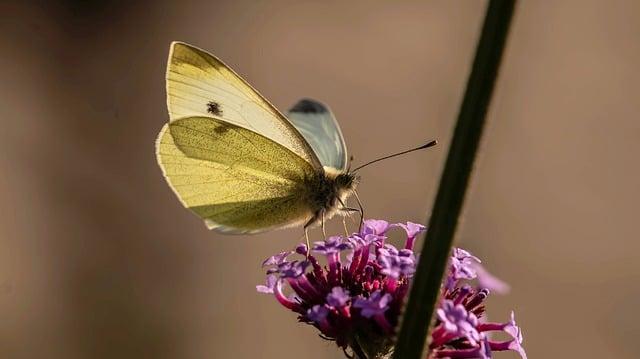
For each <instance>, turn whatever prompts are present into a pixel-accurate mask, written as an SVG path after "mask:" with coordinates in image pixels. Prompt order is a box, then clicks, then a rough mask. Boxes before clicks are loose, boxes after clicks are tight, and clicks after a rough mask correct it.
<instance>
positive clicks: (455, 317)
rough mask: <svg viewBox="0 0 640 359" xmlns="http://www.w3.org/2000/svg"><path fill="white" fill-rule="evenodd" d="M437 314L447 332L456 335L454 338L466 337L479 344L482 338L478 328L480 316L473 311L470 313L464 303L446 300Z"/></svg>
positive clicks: (472, 342)
mask: <svg viewBox="0 0 640 359" xmlns="http://www.w3.org/2000/svg"><path fill="white" fill-rule="evenodd" d="M437 314H438V319H439V320H440V321H441V322H442V325H443V328H444V330H445V331H446V332H447V333H449V334H453V335H455V337H454V338H458V337H465V338H467V340H469V342H470V343H471V344H472V345H476V344H478V341H479V340H480V334H479V333H478V330H477V329H476V327H477V326H478V318H477V317H476V316H475V315H474V314H473V313H469V312H468V311H467V309H466V308H465V307H464V306H463V305H462V304H454V303H453V301H451V300H445V301H444V302H443V303H442V305H441V306H440V308H438V310H437Z"/></svg>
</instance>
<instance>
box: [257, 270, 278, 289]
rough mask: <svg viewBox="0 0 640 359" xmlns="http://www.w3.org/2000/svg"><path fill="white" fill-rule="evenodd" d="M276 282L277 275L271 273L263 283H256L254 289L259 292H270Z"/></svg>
mask: <svg viewBox="0 0 640 359" xmlns="http://www.w3.org/2000/svg"><path fill="white" fill-rule="evenodd" d="M276 282H278V277H276V276H275V275H273V274H270V275H268V276H267V281H266V282H265V284H264V285H261V284H260V285H257V286H256V290H257V291H258V292H260V293H266V294H270V293H271V294H272V293H273V288H275V286H276Z"/></svg>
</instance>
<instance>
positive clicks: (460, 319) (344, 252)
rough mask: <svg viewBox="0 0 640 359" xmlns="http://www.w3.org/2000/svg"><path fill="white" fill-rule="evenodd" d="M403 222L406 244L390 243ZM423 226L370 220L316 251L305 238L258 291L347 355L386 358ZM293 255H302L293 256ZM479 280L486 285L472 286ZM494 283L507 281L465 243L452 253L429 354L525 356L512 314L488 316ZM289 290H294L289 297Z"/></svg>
mask: <svg viewBox="0 0 640 359" xmlns="http://www.w3.org/2000/svg"><path fill="white" fill-rule="evenodd" d="M397 227H400V228H403V229H404V232H405V233H406V240H405V243H404V246H403V248H400V249H398V248H396V247H395V246H393V245H391V244H389V243H385V242H386V239H387V237H386V233H387V232H388V231H390V230H391V229H393V228H397ZM424 230H425V228H424V226H422V225H419V224H416V223H411V222H407V223H406V224H403V223H398V224H390V223H389V222H387V221H383V220H366V221H365V222H364V225H363V226H362V230H361V231H360V232H359V233H354V234H352V235H350V236H348V237H343V236H331V237H329V238H327V239H326V240H325V241H320V242H315V243H314V244H313V246H312V247H311V251H308V248H307V246H306V245H305V244H304V243H301V244H299V245H298V246H296V247H295V248H294V249H293V250H291V251H284V252H281V253H278V254H276V255H274V256H272V257H269V258H268V259H267V260H265V261H264V263H263V265H264V266H266V267H269V268H268V269H267V278H266V283H265V284H263V285H258V286H256V290H257V291H258V292H260V293H266V294H272V295H274V296H275V298H276V300H277V301H278V302H279V303H280V304H282V305H283V306H284V307H286V308H287V309H289V310H291V311H293V312H295V313H296V314H297V315H298V319H299V321H301V322H303V323H306V324H309V325H312V326H314V327H316V328H317V329H318V330H319V331H320V333H321V336H322V337H323V338H325V339H327V340H331V341H335V343H336V344H337V345H338V346H339V347H340V348H342V349H343V350H344V351H345V353H348V351H351V352H352V353H353V354H352V355H351V354H347V355H348V356H350V357H361V356H364V355H366V357H367V358H378V357H383V356H385V355H387V354H388V353H390V351H391V350H392V347H393V339H394V335H395V334H396V326H397V324H398V322H399V317H400V311H401V308H402V304H403V302H404V299H405V297H406V296H407V293H408V289H409V286H410V284H411V280H412V278H413V274H414V273H415V269H416V263H417V259H416V255H415V253H414V251H413V245H414V242H415V239H416V237H417V235H418V234H419V233H420V232H422V231H424ZM294 255H298V256H302V258H300V259H295V260H291V259H289V257H290V256H294ZM483 276H484V279H483V278H482V277H483ZM487 278H488V279H487ZM473 280H477V281H478V282H479V283H480V285H479V286H476V287H472V286H471V285H469V284H468V282H470V281H473ZM483 281H484V282H483ZM487 283H489V284H487ZM492 283H498V284H500V283H502V284H504V283H503V282H501V281H500V280H499V279H497V278H495V277H493V276H490V275H487V272H486V271H484V269H483V268H482V267H480V260H479V259H478V258H477V257H475V256H473V255H472V254H471V253H469V252H467V251H465V250H463V249H460V248H455V249H454V250H453V252H452V255H451V257H450V260H449V267H448V270H447V277H446V278H445V280H444V281H443V286H442V291H441V299H440V302H439V304H438V308H437V310H436V318H435V324H434V328H433V330H432V331H431V340H430V341H429V343H430V346H429V355H428V357H427V359H436V358H483V359H489V358H492V353H493V352H498V351H504V350H510V351H514V352H516V353H518V354H520V356H521V357H522V358H525V359H526V354H525V352H524V349H523V348H522V331H521V330H520V328H519V327H518V326H517V325H516V323H515V320H514V318H513V313H512V317H511V320H510V321H508V322H505V323H493V322H483V321H482V320H481V318H482V317H483V314H484V310H485V308H484V301H485V299H486V298H487V296H488V295H489V290H490V289H493V287H494V286H493V285H490V284H492ZM504 285H506V284H504ZM285 290H287V291H290V292H292V295H289V296H287V295H285V293H284V292H285ZM496 331H498V332H503V333H506V335H507V336H508V337H510V338H511V339H510V340H506V341H494V340H493V339H491V337H490V336H489V335H488V333H490V332H496Z"/></svg>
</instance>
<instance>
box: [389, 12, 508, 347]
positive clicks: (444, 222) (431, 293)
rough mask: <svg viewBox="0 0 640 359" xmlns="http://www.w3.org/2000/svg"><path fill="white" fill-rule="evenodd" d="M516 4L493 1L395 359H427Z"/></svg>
mask: <svg viewBox="0 0 640 359" xmlns="http://www.w3.org/2000/svg"><path fill="white" fill-rule="evenodd" d="M514 5H515V0H490V1H489V4H488V7H487V11H486V16H485V19H484V24H483V27H482V34H481V36H480V40H479V42H478V46H477V48H476V54H475V59H474V61H473V66H472V68H471V74H470V75H469V79H468V82H467V88H466V91H465V94H464V98H463V100H462V105H461V107H460V112H459V114H458V119H457V122H456V126H455V130H454V132H453V138H452V140H451V146H450V148H449V153H448V155H447V161H446V163H445V166H444V170H443V172H442V177H441V178H440V185H439V188H438V193H437V195H436V199H435V202H434V206H433V211H432V215H431V219H430V220H429V225H428V226H427V237H426V241H425V243H426V244H425V245H424V247H423V248H422V254H421V255H420V261H419V263H418V268H417V270H416V274H415V278H414V282H413V287H412V289H411V295H410V296H409V301H408V303H407V305H406V308H405V313H404V317H403V320H402V326H401V329H400V334H399V337H398V341H397V343H396V348H395V351H394V354H393V357H394V358H395V359H420V358H423V351H424V345H425V341H426V338H427V335H428V333H429V326H430V324H431V318H432V316H433V312H434V309H435V306H436V304H437V300H438V297H439V293H440V286H441V283H442V276H443V274H444V270H445V267H446V265H447V259H448V258H449V253H450V251H451V246H452V244H453V237H454V234H455V229H456V225H457V222H458V216H459V215H460V211H461V209H462V204H463V201H464V196H465V192H466V189H467V185H468V183H469V178H470V176H471V171H472V169H473V162H474V160H475V157H476V152H477V149H478V144H479V142H480V137H481V135H482V129H483V126H484V123H485V116H486V113H487V108H488V105H489V101H490V98H491V94H492V92H493V87H494V83H495V81H496V77H497V75H498V68H499V66H500V59H501V57H502V52H503V49H504V45H505V41H506V38H507V33H508V31H509V25H510V22H511V17H512V15H513V8H514Z"/></svg>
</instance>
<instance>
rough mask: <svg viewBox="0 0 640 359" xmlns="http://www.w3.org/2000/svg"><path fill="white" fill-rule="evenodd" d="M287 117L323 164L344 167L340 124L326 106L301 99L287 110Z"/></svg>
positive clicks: (339, 168) (345, 150)
mask: <svg viewBox="0 0 640 359" xmlns="http://www.w3.org/2000/svg"><path fill="white" fill-rule="evenodd" d="M287 117H288V118H289V120H290V121H291V123H293V125H294V126H295V127H296V128H297V129H298V131H300V133H301V134H302V135H303V136H304V138H305V139H306V140H307V142H308V143H309V145H310V146H311V148H313V151H314V152H315V154H316V156H318V159H319V160H320V163H321V164H322V165H323V166H326V167H333V168H335V169H338V170H342V171H343V170H345V169H346V167H347V146H346V144H345V143H344V138H343V137H342V132H341V131H340V126H339V125H338V122H337V121H336V118H335V116H333V113H332V112H331V110H330V109H329V108H328V107H327V106H325V105H324V104H322V103H320V102H318V101H314V100H311V99H302V100H300V101H298V103H296V104H295V105H294V106H293V107H292V108H291V109H290V110H289V112H288V113H287Z"/></svg>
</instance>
